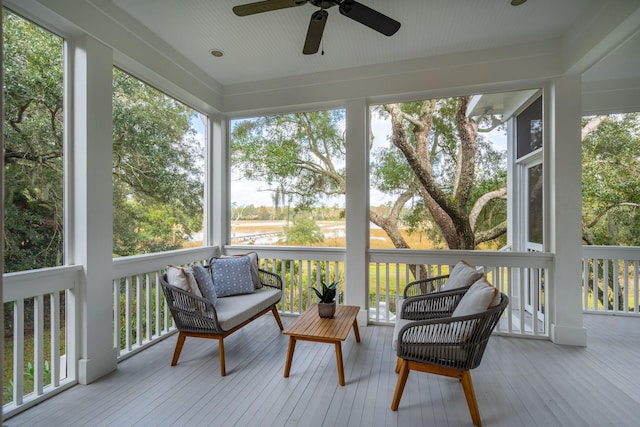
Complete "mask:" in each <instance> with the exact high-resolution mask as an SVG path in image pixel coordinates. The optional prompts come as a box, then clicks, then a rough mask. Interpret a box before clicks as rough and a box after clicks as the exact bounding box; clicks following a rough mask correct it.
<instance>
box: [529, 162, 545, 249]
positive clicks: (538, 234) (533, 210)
mask: <svg viewBox="0 0 640 427" xmlns="http://www.w3.org/2000/svg"><path fill="white" fill-rule="evenodd" d="M528 181H529V207H528V210H529V237H528V240H529V242H532V243H539V244H542V243H543V241H542V236H543V229H542V212H543V211H542V165H541V164H540V165H536V166H532V167H530V168H529V170H528Z"/></svg>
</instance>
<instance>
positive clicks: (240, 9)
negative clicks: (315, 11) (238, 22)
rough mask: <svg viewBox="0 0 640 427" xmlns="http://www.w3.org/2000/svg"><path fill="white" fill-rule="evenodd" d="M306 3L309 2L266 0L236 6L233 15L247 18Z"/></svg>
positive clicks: (305, 0)
mask: <svg viewBox="0 0 640 427" xmlns="http://www.w3.org/2000/svg"><path fill="white" fill-rule="evenodd" d="M306 3H307V0H265V1H258V2H255V3H247V4H241V5H239V6H234V7H233V13H235V14H236V15H238V16H247V15H254V14H256V13H262V12H269V11H272V10H279V9H286V8H288V7H295V6H302V5H303V4H306Z"/></svg>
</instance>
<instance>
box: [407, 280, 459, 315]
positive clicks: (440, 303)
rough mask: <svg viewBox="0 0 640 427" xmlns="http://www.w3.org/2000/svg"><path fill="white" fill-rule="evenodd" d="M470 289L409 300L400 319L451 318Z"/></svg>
mask: <svg viewBox="0 0 640 427" xmlns="http://www.w3.org/2000/svg"><path fill="white" fill-rule="evenodd" d="M467 290H468V288H460V289H452V290H450V291H443V292H433V293H430V294H426V295H419V296H415V297H411V298H407V299H405V300H404V301H403V303H402V307H401V309H400V318H402V319H409V320H426V319H439V318H442V317H447V316H451V314H452V313H453V310H455V308H456V306H457V305H458V303H459V302H460V300H461V299H462V297H463V296H464V294H465V292H467Z"/></svg>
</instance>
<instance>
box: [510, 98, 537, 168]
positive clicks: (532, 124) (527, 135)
mask: <svg viewBox="0 0 640 427" xmlns="http://www.w3.org/2000/svg"><path fill="white" fill-rule="evenodd" d="M516 132H517V135H518V144H517V146H518V158H519V159H520V158H522V157H524V156H526V155H527V154H529V153H533V152H534V151H536V150H538V149H539V148H542V97H538V98H537V99H536V100H535V101H534V102H533V103H532V104H531V105H530V106H528V107H527V108H526V109H525V110H524V111H523V112H522V113H520V114H519V115H518V118H517V120H516Z"/></svg>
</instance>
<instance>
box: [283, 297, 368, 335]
mask: <svg viewBox="0 0 640 427" xmlns="http://www.w3.org/2000/svg"><path fill="white" fill-rule="evenodd" d="M317 306H318V304H313V305H311V306H309V308H307V310H306V311H305V312H304V313H302V314H301V315H300V316H299V317H298V318H297V319H296V320H294V322H293V323H292V324H291V325H289V327H287V328H286V329H285V330H284V332H283V333H284V334H286V335H290V336H292V337H296V338H318V339H322V340H324V339H326V340H339V341H344V340H345V339H347V336H348V335H349V331H350V330H351V327H352V326H353V323H354V322H355V320H356V315H357V314H358V312H359V311H360V307H358V306H355V305H336V313H335V315H334V317H333V318H332V319H324V318H322V317H320V316H319V315H318V307H317Z"/></svg>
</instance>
